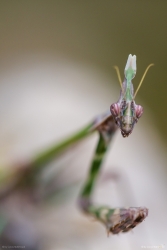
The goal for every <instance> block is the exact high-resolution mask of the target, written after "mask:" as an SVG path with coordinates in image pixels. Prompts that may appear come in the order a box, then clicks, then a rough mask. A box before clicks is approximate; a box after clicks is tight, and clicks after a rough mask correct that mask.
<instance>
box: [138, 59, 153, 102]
mask: <svg viewBox="0 0 167 250" xmlns="http://www.w3.org/2000/svg"><path fill="white" fill-rule="evenodd" d="M152 66H154V64H153V63H151V64H149V65H148V67H147V68H146V70H145V72H144V74H143V76H142V79H141V81H140V83H139V85H138V87H137V89H136V92H135V94H134V96H133V99H135V97H136V94H137V92H138V91H139V89H140V87H141V85H142V82H143V80H144V78H145V76H146V74H147V71H148V70H149V68H150V67H152Z"/></svg>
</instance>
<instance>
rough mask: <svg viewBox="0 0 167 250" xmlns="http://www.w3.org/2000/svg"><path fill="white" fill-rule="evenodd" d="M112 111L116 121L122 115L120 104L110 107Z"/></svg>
mask: <svg viewBox="0 0 167 250" xmlns="http://www.w3.org/2000/svg"><path fill="white" fill-rule="evenodd" d="M110 111H111V114H112V115H113V117H114V119H115V120H117V119H116V118H117V117H118V116H119V114H120V104H118V103H113V104H112V105H111V106H110Z"/></svg>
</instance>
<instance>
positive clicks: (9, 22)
mask: <svg viewBox="0 0 167 250" xmlns="http://www.w3.org/2000/svg"><path fill="white" fill-rule="evenodd" d="M166 9H167V2H166V1H89V2H88V1H84V2H77V1H67V0H66V1H27V2H26V1H17V0H15V1H1V3H0V34H1V38H0V100H1V105H0V118H1V119H0V126H1V131H0V138H1V140H0V162H1V166H6V165H10V164H11V163H12V162H14V161H17V160H23V161H24V160H27V159H29V158H30V157H32V155H34V154H35V153H36V152H39V151H40V150H41V149H44V148H45V147H47V146H48V145H51V144H52V143H54V142H55V141H56V140H59V139H61V138H63V137H64V136H66V135H68V134H70V133H71V132H72V131H75V130H76V129H78V128H80V127H82V125H85V124H86V123H87V122H88V121H89V120H90V119H92V117H94V116H96V115H97V114H99V113H102V112H103V111H105V110H107V109H108V108H109V106H110V104H111V103H113V102H114V101H116V100H117V99H118V96H119V84H118V80H117V77H116V74H115V72H114V70H113V68H112V66H113V65H115V64H116V65H118V66H119V68H120V71H121V73H122V77H123V70H124V67H125V63H126V60H127V56H128V54H130V53H132V54H136V55H137V69H138V70H137V76H136V77H135V79H134V81H133V82H134V85H135V86H137V84H138V83H139V81H140V79H141V77H142V74H143V72H144V70H145V68H146V67H147V65H148V64H149V63H152V62H153V63H155V66H154V68H151V69H150V71H149V72H148V74H147V76H146V79H145V81H144V84H143V86H142V88H141V89H140V91H139V94H138V96H137V98H136V103H137V104H141V105H142V106H144V115H143V117H142V118H141V120H140V121H139V123H138V124H137V125H136V127H135V129H134V132H133V134H132V135H131V136H130V137H129V138H128V139H123V138H122V137H121V135H120V134H118V135H117V136H116V138H115V141H114V144H113V146H112V151H111V152H110V153H109V157H108V158H107V161H106V164H105V171H106V173H108V171H109V172H110V171H112V169H113V170H114V171H116V172H118V174H120V176H121V177H120V181H119V182H118V183H112V182H111V183H110V182H109V183H107V184H103V185H101V183H99V186H100V187H97V191H96V192H95V199H96V200H97V201H98V202H99V203H102V202H104V204H105V203H107V204H110V205H111V206H146V207H148V208H149V211H150V212H149V217H148V218H147V219H146V221H145V222H144V223H142V224H141V225H140V226H139V227H137V228H136V229H134V234H125V235H120V236H119V237H115V236H112V237H110V238H109V239H108V238H107V237H106V234H105V230H104V228H103V227H102V226H101V225H99V224H98V223H92V221H90V220H88V218H87V217H84V216H83V215H82V214H81V213H80V211H78V209H77V208H76V199H77V196H78V193H79V190H80V189H79V187H78V186H77V189H75V191H74V194H73V195H71V196H70V198H68V199H67V201H66V198H67V197H66V196H65V199H64V201H61V202H60V204H59V203H58V204H57V203H56V205H53V204H52V206H47V205H46V206H42V205H41V206H36V205H34V204H31V203H30V202H29V200H28V201H25V200H26V198H25V200H24V202H23V201H22V197H18V198H17V199H15V198H11V199H10V200H9V201H7V202H6V204H3V209H4V210H5V211H6V213H7V216H8V214H10V217H12V218H13V217H14V218H15V219H16V221H20V220H21V221H22V223H23V224H24V222H25V221H26V223H27V221H28V222H29V223H31V226H32V228H33V230H35V232H36V234H37V235H38V237H40V238H42V241H41V242H42V247H41V249H56V250H60V249H61V250H65V249H66V250H67V249H68V250H73V249H74V250H80V249H90V250H92V249H99V250H101V249H111V248H113V249H127V250H128V249H129V250H131V249H141V246H142V245H143V246H150V245H151V246H158V245H160V244H164V245H165V246H166V247H167V242H166V232H167V226H166V225H167V221H166V218H167V217H166V206H167V204H166V199H165V197H166V188H167V186H166V179H167V178H166V139H167V131H166V126H167V118H166V109H165V107H166V106H167V98H166V90H167V87H166V80H167V79H166V78H167V74H166V69H165V67H166V60H167V59H166V51H165V49H166V44H167V31H166V22H167V15H166ZM96 140H97V138H96V136H94V137H92V138H91V139H88V140H86V142H84V143H83V144H82V145H79V146H77V147H76V148H75V151H72V152H70V154H69V155H67V156H66V158H65V157H63V159H59V161H58V163H57V162H56V163H54V164H53V165H52V166H51V167H52V171H51V175H52V174H53V172H54V170H53V169H54V166H55V164H57V165H56V166H58V167H60V166H65V167H66V170H65V172H64V176H65V177H62V178H64V179H62V181H63V180H64V182H65V181H66V179H68V178H67V177H69V173H72V174H71V175H76V179H77V178H79V180H80V184H79V185H80V186H81V185H82V184H83V182H84V179H85V177H86V173H87V170H88V166H89V162H90V160H91V157H92V153H93V150H94V148H95V144H96ZM78 168H79V171H77V169H78ZM69 169H70V170H69ZM69 171H70V172H69ZM105 171H104V172H105ZM74 173H75V174H74ZM104 174H105V173H104ZM99 182H100V181H99ZM101 182H102V181H101ZM26 223H25V225H26ZM30 228H31V227H30ZM30 231H31V230H30ZM20 238H21V237H20ZM25 238H26V236H25ZM29 241H30V240H29ZM22 244H24V243H22ZM29 249H36V248H29Z"/></svg>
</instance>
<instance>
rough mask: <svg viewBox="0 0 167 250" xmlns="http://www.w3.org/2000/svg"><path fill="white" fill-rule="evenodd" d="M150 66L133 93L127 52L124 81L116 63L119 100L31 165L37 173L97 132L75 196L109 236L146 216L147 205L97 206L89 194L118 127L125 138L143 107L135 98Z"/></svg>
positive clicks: (133, 64) (132, 68)
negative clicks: (126, 206)
mask: <svg viewBox="0 0 167 250" xmlns="http://www.w3.org/2000/svg"><path fill="white" fill-rule="evenodd" d="M151 66H153V64H150V65H149V66H148V67H147V68H146V70H145V72H144V75H143V77H142V79H141V81H140V83H139V86H138V88H137V89H136V92H135V93H134V90H133V84H132V79H133V78H134V77H135V75H136V56H135V55H134V56H132V55H131V54H130V55H129V56H128V60H127V63H126V66H125V70H124V75H125V79H124V81H123V83H122V81H121V77H120V73H119V69H118V67H116V66H115V69H116V72H117V75H118V79H119V82H120V86H121V91H120V97H119V99H118V101H117V102H115V103H113V104H112V105H111V106H110V111H108V112H106V113H104V114H102V115H99V116H98V117H96V118H95V119H93V120H92V121H91V122H90V123H89V124H88V125H87V126H85V127H84V128H83V129H81V130H80V131H78V132H77V133H75V134H73V135H72V136H70V137H69V138H67V139H65V140H64V141H62V142H60V143H59V144H57V145H55V146H54V147H52V148H50V149H48V150H47V151H45V152H43V153H42V154H41V155H38V156H37V157H35V158H34V159H33V160H32V162H31V167H32V168H33V167H34V170H35V171H36V172H37V171H38V170H39V169H41V168H42V167H43V166H44V165H45V164H46V163H47V162H49V161H50V160H51V159H52V158H54V157H55V156H56V155H58V154H59V153H60V152H62V151H63V150H65V149H66V148H68V147H69V146H71V145H73V144H74V143H76V142H79V141H81V140H82V139H84V138H85V137H88V136H90V135H91V134H92V133H95V132H97V133H98V134H99V141H98V143H97V147H96V150H95V153H94V156H93V159H92V162H91V164H90V170H89V173H88V177H87V179H86V181H85V184H84V186H83V188H82V190H81V193H80V196H79V198H78V205H79V207H80V209H81V210H82V211H83V212H84V213H85V214H87V215H90V216H93V217H94V218H95V219H96V220H97V221H99V222H101V223H102V224H104V225H105V227H106V229H107V233H108V235H109V234H110V233H111V234H119V233H121V232H128V231H130V230H132V229H133V228H134V227H136V226H137V225H138V224H139V223H141V222H142V221H143V220H144V219H145V218H146V217H147V215H148V209H147V208H146V207H129V208H110V207H108V206H105V205H102V206H99V205H96V204H94V203H93V201H92V193H93V189H94V186H95V183H96V180H97V178H98V176H99V172H100V169H101V167H102V163H103V160H104V158H105V156H106V153H107V150H108V148H109V145H110V143H111V141H112V138H113V136H114V135H115V133H116V131H117V130H118V129H120V131H121V134H122V136H123V137H128V136H129V135H130V134H131V133H132V131H133V129H134V126H135V124H136V123H137V122H138V120H139V119H140V117H141V116H142V113H143V108H142V106H140V105H137V104H136V103H135V97H136V94H137V92H138V90H139V88H140V87H141V84H142V82H143V80H144V77H145V75H146V73H147V71H148V69H149V68H150V67H151Z"/></svg>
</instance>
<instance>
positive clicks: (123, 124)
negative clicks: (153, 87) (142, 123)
mask: <svg viewBox="0 0 167 250" xmlns="http://www.w3.org/2000/svg"><path fill="white" fill-rule="evenodd" d="M151 66H153V64H150V65H149V66H148V67H147V69H146V71H145V73H144V75H143V77H142V79H141V81H140V83H139V86H138V88H137V90H136V92H135V94H134V93H133V84H132V79H133V78H134V77H135V75H136V56H135V55H134V56H132V55H131V54H130V55H129V57H128V60H127V63H126V66H125V71H124V74H125V80H124V82H123V83H122V81H121V77H120V73H119V69H118V67H115V69H116V71H117V74H118V79H119V81H120V85H121V94H120V98H119V100H118V102H116V103H113V104H112V105H111V106H110V111H111V114H112V116H113V118H114V120H115V123H116V124H117V126H118V127H119V128H120V130H121V133H122V136H123V137H128V136H129V135H130V134H131V133H132V131H133V128H134V126H135V124H136V123H137V122H138V120H139V118H140V117H141V116H142V114H143V107H142V106H140V105H137V104H135V101H134V99H135V96H136V94H137V92H138V90H139V88H140V86H141V84H142V82H143V79H144V77H145V75H146V73H147V71H148V69H149V68H150V67H151Z"/></svg>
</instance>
